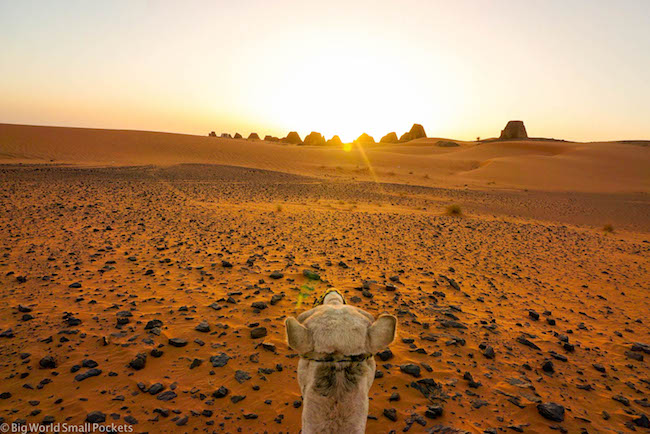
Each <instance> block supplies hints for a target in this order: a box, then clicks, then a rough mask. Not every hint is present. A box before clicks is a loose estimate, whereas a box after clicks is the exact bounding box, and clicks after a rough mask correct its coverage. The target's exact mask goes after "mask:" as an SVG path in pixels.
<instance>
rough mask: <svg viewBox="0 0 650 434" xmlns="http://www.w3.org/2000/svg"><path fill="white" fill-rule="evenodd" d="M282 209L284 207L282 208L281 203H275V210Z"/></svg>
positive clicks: (279, 210)
mask: <svg viewBox="0 0 650 434" xmlns="http://www.w3.org/2000/svg"><path fill="white" fill-rule="evenodd" d="M283 209H284V208H283V207H282V205H280V204H277V205H276V206H275V210H276V211H277V212H282V210H283Z"/></svg>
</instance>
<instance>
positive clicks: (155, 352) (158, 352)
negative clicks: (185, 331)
mask: <svg viewBox="0 0 650 434" xmlns="http://www.w3.org/2000/svg"><path fill="white" fill-rule="evenodd" d="M149 354H151V357H155V358H158V357H160V356H162V355H163V352H162V351H161V350H159V349H158V348H153V349H152V350H151V352H150V353H149Z"/></svg>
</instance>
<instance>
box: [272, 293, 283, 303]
mask: <svg viewBox="0 0 650 434" xmlns="http://www.w3.org/2000/svg"><path fill="white" fill-rule="evenodd" d="M283 298H284V294H273V296H272V297H271V306H275V305H276V304H278V303H279V302H280V300H282V299H283Z"/></svg>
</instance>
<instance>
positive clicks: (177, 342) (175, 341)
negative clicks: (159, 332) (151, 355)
mask: <svg viewBox="0 0 650 434" xmlns="http://www.w3.org/2000/svg"><path fill="white" fill-rule="evenodd" d="M169 345H171V346H172V347H178V348H180V347H184V346H185V345H187V341H186V340H185V339H182V338H171V339H169Z"/></svg>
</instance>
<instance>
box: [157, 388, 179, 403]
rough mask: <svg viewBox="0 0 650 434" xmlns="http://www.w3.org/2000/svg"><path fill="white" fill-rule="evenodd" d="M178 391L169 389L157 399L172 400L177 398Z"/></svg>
mask: <svg viewBox="0 0 650 434" xmlns="http://www.w3.org/2000/svg"><path fill="white" fill-rule="evenodd" d="M176 396H177V395H176V392H174V391H173V390H168V391H166V392H163V393H161V394H159V395H158V396H157V399H159V400H160V401H171V400H172V399H174V398H176Z"/></svg>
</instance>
